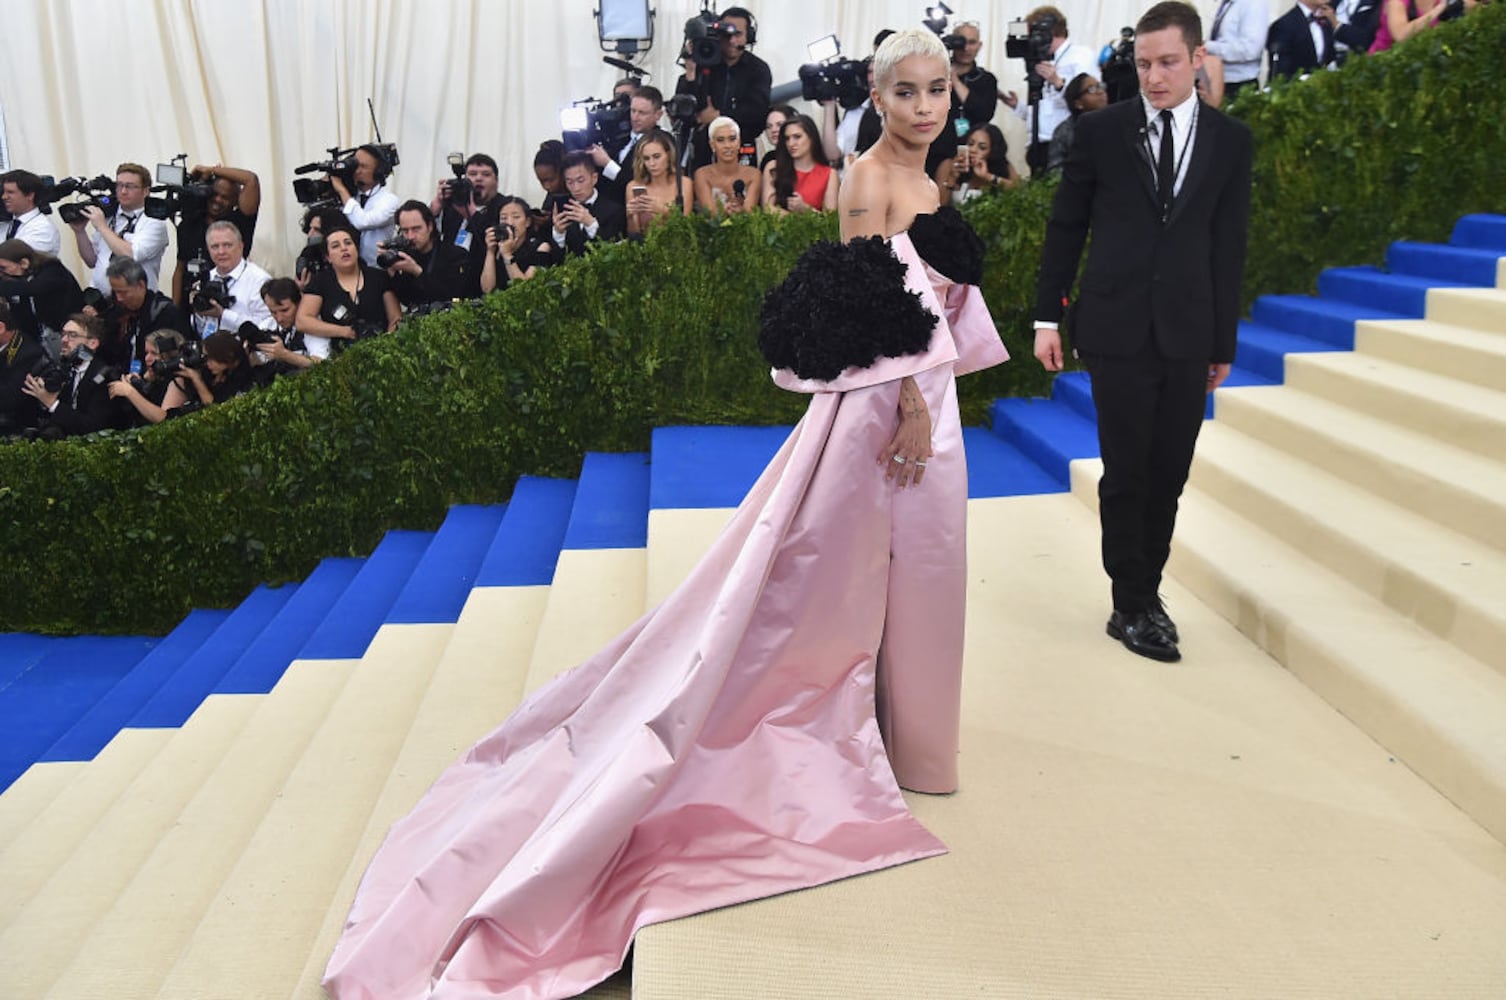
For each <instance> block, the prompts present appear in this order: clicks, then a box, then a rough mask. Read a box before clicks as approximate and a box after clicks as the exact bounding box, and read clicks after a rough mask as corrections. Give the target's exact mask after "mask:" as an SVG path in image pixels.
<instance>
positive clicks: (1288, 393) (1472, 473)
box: [1218, 341, 1506, 548]
mask: <svg viewBox="0 0 1506 1000" xmlns="http://www.w3.org/2000/svg"><path fill="white" fill-rule="evenodd" d="M1503 342H1506V341H1503ZM1218 419H1219V422H1220V423H1223V424H1227V425H1228V426H1229V427H1232V428H1235V429H1236V430H1240V431H1243V432H1245V433H1247V434H1249V435H1251V436H1252V437H1256V438H1259V439H1260V440H1262V441H1265V442H1266V443H1267V444H1270V445H1272V446H1273V447H1276V448H1280V449H1282V450H1285V451H1287V452H1290V453H1291V454H1292V455H1294V456H1297V457H1299V458H1302V459H1304V460H1306V461H1309V462H1311V463H1313V464H1315V465H1320V466H1322V467H1323V468H1324V469H1326V470H1328V471H1329V472H1331V473H1333V474H1335V475H1337V476H1341V477H1343V478H1345V479H1348V480H1349V481H1351V482H1353V483H1355V484H1356V485H1358V486H1361V487H1363V488H1364V489H1366V490H1368V491H1370V492H1371V493H1374V494H1375V495H1377V496H1379V497H1382V498H1384V499H1386V500H1390V501H1391V502H1393V503H1396V504H1399V505H1401V506H1403V507H1405V508H1407V509H1408V510H1411V511H1414V512H1415V513H1417V514H1420V515H1421V516H1423V517H1427V518H1431V519H1433V520H1436V521H1439V522H1441V523H1444V524H1448V525H1449V526H1450V527H1452V528H1454V529H1455V530H1457V531H1459V532H1461V533H1463V534H1467V535H1469V536H1471V537H1474V538H1478V539H1480V540H1482V541H1485V542H1487V543H1489V544H1491V545H1494V546H1497V547H1500V548H1506V465H1503V464H1502V463H1500V462H1494V461H1491V460H1490V459H1487V458H1483V457H1481V456H1479V455H1477V454H1474V453H1472V452H1468V451H1465V450H1464V449H1462V448H1456V447H1454V446H1453V445H1451V444H1448V443H1445V442H1441V441H1439V440H1437V439H1436V438H1433V437H1431V436H1429V435H1426V434H1420V433H1418V432H1416V431H1410V430H1406V429H1405V428H1401V427H1397V426H1394V425H1390V424H1384V423H1381V422H1380V421H1377V420H1375V419H1373V418H1371V417H1368V416H1366V415H1364V414H1362V413H1357V412H1355V411H1354V410H1351V409H1348V408H1347V407H1344V406H1340V405H1338V404H1336V403H1332V402H1328V401H1327V400H1323V399H1320V398H1318V397H1317V396H1314V395H1312V394H1311V393H1307V392H1303V391H1301V390H1300V389H1295V388H1292V387H1290V386H1284V385H1275V386H1240V387H1236V388H1231V389H1221V390H1219V399H1218Z"/></svg>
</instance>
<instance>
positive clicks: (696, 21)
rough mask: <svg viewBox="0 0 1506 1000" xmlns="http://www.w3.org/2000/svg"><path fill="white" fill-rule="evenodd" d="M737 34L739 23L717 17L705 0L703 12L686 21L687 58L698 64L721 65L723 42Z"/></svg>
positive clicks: (702, 6)
mask: <svg viewBox="0 0 1506 1000" xmlns="http://www.w3.org/2000/svg"><path fill="white" fill-rule="evenodd" d="M735 34H737V25H735V24H732V23H731V22H729V21H722V20H720V19H719V18H717V16H716V14H714V13H713V12H712V10H711V5H710V4H709V3H706V2H704V0H703V2H702V5H701V12H700V13H699V14H697V15H696V16H695V17H692V18H690V19H689V20H688V21H686V22H685V58H687V59H690V60H692V61H693V62H694V63H695V64H696V65H697V66H702V67H704V66H720V65H721V64H722V62H723V60H724V56H723V54H722V42H723V41H724V40H725V39H728V38H731V37H732V36H733V35H735Z"/></svg>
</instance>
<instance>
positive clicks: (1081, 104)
mask: <svg viewBox="0 0 1506 1000" xmlns="http://www.w3.org/2000/svg"><path fill="white" fill-rule="evenodd" d="M1108 106H1109V95H1108V92H1107V91H1106V90H1104V87H1103V84H1101V83H1099V82H1098V80H1097V79H1096V78H1094V77H1091V76H1089V75H1088V74H1087V73H1079V74H1077V75H1076V76H1074V77H1073V78H1072V79H1071V80H1070V81H1068V83H1067V107H1069V108H1071V109H1072V117H1070V118H1068V119H1067V120H1066V121H1064V122H1062V123H1061V124H1060V125H1058V126H1056V131H1055V132H1052V133H1051V157H1050V159H1049V160H1048V161H1047V163H1046V169H1047V170H1052V171H1056V170H1061V169H1062V168H1063V167H1065V166H1066V165H1067V157H1068V156H1070V155H1071V153H1072V142H1073V140H1074V139H1075V138H1076V137H1077V119H1078V118H1080V117H1082V116H1083V115H1085V114H1087V113H1088V112H1089V111H1097V110H1098V109H1100V108H1106V107H1108Z"/></svg>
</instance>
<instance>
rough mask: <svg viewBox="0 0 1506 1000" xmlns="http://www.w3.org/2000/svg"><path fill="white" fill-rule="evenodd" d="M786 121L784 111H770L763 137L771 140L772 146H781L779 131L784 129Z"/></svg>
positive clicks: (765, 121)
mask: <svg viewBox="0 0 1506 1000" xmlns="http://www.w3.org/2000/svg"><path fill="white" fill-rule="evenodd" d="M785 120H786V119H785V117H784V112H783V111H770V112H769V117H767V118H765V119H764V126H763V137H764V138H765V139H767V140H769V145H770V146H777V145H779V130H780V129H782V128H784V123H785Z"/></svg>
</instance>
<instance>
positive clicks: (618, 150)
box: [591, 84, 664, 202]
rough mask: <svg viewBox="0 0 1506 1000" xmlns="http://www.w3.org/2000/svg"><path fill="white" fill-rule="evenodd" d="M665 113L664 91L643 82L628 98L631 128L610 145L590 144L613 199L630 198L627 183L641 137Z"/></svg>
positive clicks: (604, 188) (653, 128)
mask: <svg viewBox="0 0 1506 1000" xmlns="http://www.w3.org/2000/svg"><path fill="white" fill-rule="evenodd" d="M662 117H664V95H663V93H661V92H660V91H659V88H658V87H650V86H649V85H647V84H644V85H643V86H641V87H638V88H637V89H636V91H635V92H634V93H633V94H632V96H631V97H630V98H629V100H628V128H629V129H631V131H630V132H629V133H628V134H627V135H625V136H623V137H622V138H621V139H620V140H617V141H614V142H613V143H612V146H611V148H610V149H608V148H606V147H604V146H602V145H601V143H597V144H595V145H594V146H592V147H591V159H593V160H595V161H596V166H597V167H599V168H601V181H600V182H599V183H600V186H601V191H602V194H606V195H610V196H611V197H612V199H613V200H614V201H621V202H626V201H627V189H628V185H629V184H630V183H631V181H632V176H633V155H634V153H635V152H636V151H637V148H638V141H639V140H640V139H642V138H643V137H644V136H645V135H647V134H649V133H650V132H653V131H656V130H657V129H658V128H659V119H660V118H662Z"/></svg>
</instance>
